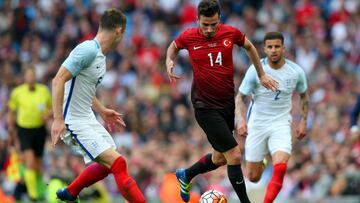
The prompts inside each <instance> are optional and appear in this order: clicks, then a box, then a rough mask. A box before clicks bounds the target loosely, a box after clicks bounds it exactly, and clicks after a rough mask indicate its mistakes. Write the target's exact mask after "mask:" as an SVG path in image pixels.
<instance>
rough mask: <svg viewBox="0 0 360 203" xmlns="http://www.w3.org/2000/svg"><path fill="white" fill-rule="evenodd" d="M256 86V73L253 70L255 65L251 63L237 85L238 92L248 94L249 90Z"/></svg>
mask: <svg viewBox="0 0 360 203" xmlns="http://www.w3.org/2000/svg"><path fill="white" fill-rule="evenodd" d="M256 86H257V74H256V71H255V67H254V66H253V65H251V66H250V67H249V69H248V70H247V71H246V74H245V77H244V79H243V81H242V82H241V85H240V87H239V92H241V93H242V94H244V95H250V94H251V92H252V91H253V90H254V89H255V88H256Z"/></svg>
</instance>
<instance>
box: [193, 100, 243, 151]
mask: <svg viewBox="0 0 360 203" xmlns="http://www.w3.org/2000/svg"><path fill="white" fill-rule="evenodd" d="M195 118H196V121H197V122H198V123H199V125H200V127H201V128H202V129H203V130H204V132H205V134H206V136H207V139H208V141H209V142H210V144H211V146H212V147H213V148H214V149H215V150H216V151H219V152H226V151H228V150H230V149H232V148H234V147H236V146H237V145H238V143H237V142H236V139H235V138H234V135H233V130H234V118H235V109H234V107H229V108H225V109H203V108H195Z"/></svg>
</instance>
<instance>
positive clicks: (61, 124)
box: [51, 66, 72, 147]
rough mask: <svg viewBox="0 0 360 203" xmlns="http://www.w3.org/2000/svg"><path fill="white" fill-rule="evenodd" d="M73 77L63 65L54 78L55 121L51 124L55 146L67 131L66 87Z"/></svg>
mask: <svg viewBox="0 0 360 203" xmlns="http://www.w3.org/2000/svg"><path fill="white" fill-rule="evenodd" d="M71 78H72V75H71V73H70V72H69V71H68V70H67V69H66V68H65V67H63V66H62V67H60V69H59V71H58V72H57V74H56V76H55V77H54V79H53V80H52V98H53V103H52V108H53V110H52V111H53V117H54V121H53V124H52V126H51V142H52V145H53V146H54V147H55V145H56V143H57V142H58V141H59V139H60V136H61V135H62V134H63V132H64V131H65V121H64V117H63V100H64V87H65V82H66V81H68V80H70V79H71Z"/></svg>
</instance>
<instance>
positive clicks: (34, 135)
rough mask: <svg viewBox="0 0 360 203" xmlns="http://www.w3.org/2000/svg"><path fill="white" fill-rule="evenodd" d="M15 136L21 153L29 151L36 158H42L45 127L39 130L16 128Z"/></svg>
mask: <svg viewBox="0 0 360 203" xmlns="http://www.w3.org/2000/svg"><path fill="white" fill-rule="evenodd" d="M17 134H18V137H19V141H20V149H21V151H25V150H28V149H31V150H33V151H34V153H35V156H36V157H42V155H43V153H44V146H45V140H46V135H47V131H46V128H45V126H42V127H40V128H22V127H20V126H17Z"/></svg>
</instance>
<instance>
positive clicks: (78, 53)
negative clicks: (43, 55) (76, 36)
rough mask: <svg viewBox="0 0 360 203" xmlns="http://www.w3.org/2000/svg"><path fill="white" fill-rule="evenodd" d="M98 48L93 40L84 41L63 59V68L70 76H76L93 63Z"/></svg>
mask: <svg viewBox="0 0 360 203" xmlns="http://www.w3.org/2000/svg"><path fill="white" fill-rule="evenodd" d="M97 52H98V48H97V47H96V42H95V41H94V40H89V41H85V42H83V43H81V44H79V45H78V46H76V47H75V48H74V50H72V51H71V53H70V55H69V56H68V57H67V58H66V59H65V61H64V63H63V64H62V66H64V67H65V68H66V69H67V70H68V71H69V72H70V73H71V74H72V76H76V75H78V74H79V72H80V71H81V70H82V69H85V68H88V67H89V65H90V64H91V63H92V62H93V61H94V59H95V57H96V54H97Z"/></svg>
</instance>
